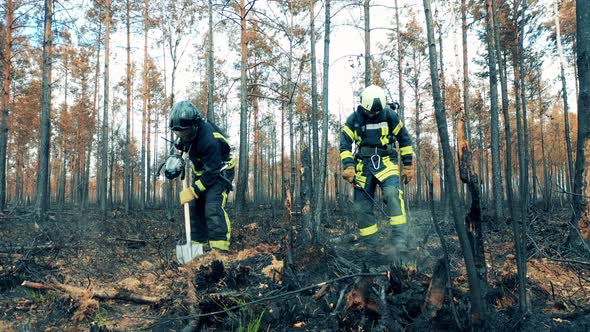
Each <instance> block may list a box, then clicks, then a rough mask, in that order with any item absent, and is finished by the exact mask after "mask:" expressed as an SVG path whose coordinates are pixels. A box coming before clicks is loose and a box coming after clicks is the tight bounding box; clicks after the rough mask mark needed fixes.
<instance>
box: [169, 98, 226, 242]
mask: <svg viewBox="0 0 590 332" xmlns="http://www.w3.org/2000/svg"><path fill="white" fill-rule="evenodd" d="M169 127H170V129H172V132H173V133H174V134H175V135H176V141H175V146H176V148H177V149H179V150H182V151H183V152H187V153H188V156H189V159H190V161H191V163H192V170H193V180H194V181H193V182H192V184H191V185H190V186H189V187H188V188H186V189H184V190H183V191H181V192H180V203H181V204H183V205H184V204H185V203H187V202H188V203H189V207H190V219H191V239H192V240H193V244H195V243H197V244H203V245H209V246H210V247H211V249H216V250H219V251H221V252H227V251H228V250H229V245H230V238H231V224H230V220H229V216H228V215H227V212H226V211H225V204H226V202H227V194H228V192H229V191H230V190H231V188H232V184H231V182H232V180H233V178H234V175H235V169H234V167H235V160H234V158H233V157H232V156H231V154H230V152H231V151H230V150H231V149H230V146H229V142H228V140H227V136H226V135H225V134H224V133H223V132H222V131H221V130H220V129H219V128H218V127H217V126H216V125H215V124H213V123H211V122H208V121H207V120H205V119H203V117H202V116H201V113H200V112H199V111H198V110H197V108H196V107H195V106H194V105H193V104H192V103H190V102H188V101H181V102H178V103H177V104H176V105H174V107H173V108H172V111H171V112H170V123H169Z"/></svg>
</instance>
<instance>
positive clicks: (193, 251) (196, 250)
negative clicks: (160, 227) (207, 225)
mask: <svg viewBox="0 0 590 332" xmlns="http://www.w3.org/2000/svg"><path fill="white" fill-rule="evenodd" d="M184 156H185V158H186V152H185V153H184ZM187 187H188V176H186V177H185V178H184V181H182V189H183V190H184V189H186V188H187ZM184 235H185V236H186V237H185V238H186V244H177V245H176V260H177V261H178V263H180V264H187V263H188V262H190V261H192V260H193V259H195V258H196V257H198V256H201V255H202V254H203V245H202V244H200V243H198V244H197V243H195V244H193V241H191V218H190V208H189V204H188V203H184Z"/></svg>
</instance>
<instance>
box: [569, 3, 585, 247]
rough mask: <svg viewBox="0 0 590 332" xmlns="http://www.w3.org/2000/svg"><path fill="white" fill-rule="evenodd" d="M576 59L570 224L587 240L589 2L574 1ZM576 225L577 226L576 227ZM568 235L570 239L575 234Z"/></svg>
mask: <svg viewBox="0 0 590 332" xmlns="http://www.w3.org/2000/svg"><path fill="white" fill-rule="evenodd" d="M576 40H577V47H576V52H577V54H576V56H577V60H578V75H579V76H578V79H579V82H580V92H579V93H580V96H579V98H578V144H577V148H576V173H575V179H574V180H575V181H574V184H575V187H574V193H576V194H577V195H575V196H574V215H573V220H572V222H573V223H574V225H573V226H574V227H576V226H577V227H578V228H579V231H580V232H581V233H582V236H583V237H584V240H586V242H587V243H588V240H590V199H589V197H590V167H588V166H589V165H590V3H589V2H588V1H583V0H577V1H576ZM576 224H577V225H576ZM572 233H573V231H572V232H571V233H570V238H573V237H574V236H577V234H575V235H574V234H572Z"/></svg>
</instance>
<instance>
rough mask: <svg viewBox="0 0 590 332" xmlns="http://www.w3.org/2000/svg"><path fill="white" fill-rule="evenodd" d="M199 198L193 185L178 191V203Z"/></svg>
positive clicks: (182, 203)
mask: <svg viewBox="0 0 590 332" xmlns="http://www.w3.org/2000/svg"><path fill="white" fill-rule="evenodd" d="M197 198H199V195H197V193H196V192H195V189H194V188H193V187H188V188H186V189H183V190H182V191H181V192H180V204H181V205H184V204H186V203H188V202H190V201H192V200H193V199H197Z"/></svg>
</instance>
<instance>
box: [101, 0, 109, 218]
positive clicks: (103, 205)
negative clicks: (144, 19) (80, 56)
mask: <svg viewBox="0 0 590 332" xmlns="http://www.w3.org/2000/svg"><path fill="white" fill-rule="evenodd" d="M105 22H106V23H105V24H106V27H105V29H106V30H105V36H104V90H103V91H104V96H103V98H104V103H103V110H102V114H103V115H102V136H101V144H100V145H101V147H102V149H101V156H102V157H101V159H102V160H101V161H102V163H101V172H100V176H101V179H100V183H101V185H100V186H101V190H100V209H101V211H102V214H103V217H106V213H107V209H108V202H107V175H108V167H109V166H108V135H109V132H108V119H109V115H108V114H109V89H110V84H109V63H110V48H109V45H110V38H111V0H105Z"/></svg>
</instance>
